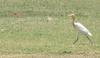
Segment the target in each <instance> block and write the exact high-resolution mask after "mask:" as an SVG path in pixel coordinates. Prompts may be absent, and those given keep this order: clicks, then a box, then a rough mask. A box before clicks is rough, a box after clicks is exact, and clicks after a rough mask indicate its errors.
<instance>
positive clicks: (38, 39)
mask: <svg viewBox="0 0 100 58" xmlns="http://www.w3.org/2000/svg"><path fill="white" fill-rule="evenodd" d="M99 5H100V1H99V0H6V1H5V0H0V54H33V53H50V54H52V53H54V54H55V53H56V54H60V53H61V54H63V53H68V54H69V53H89V52H93V53H100V39H99V38H100V37H99V34H100V27H99V25H100V19H99V17H100V8H99ZM71 11H75V13H76V14H77V19H78V20H79V21H80V22H81V23H83V24H84V25H85V26H86V27H87V28H88V29H89V30H90V31H91V32H92V33H93V40H94V41H95V46H91V45H90V43H88V40H87V39H86V38H85V37H84V36H80V40H79V41H78V42H77V43H76V44H75V45H73V44H72V43H73V41H74V40H75V39H76V31H75V30H74V28H73V27H72V24H71V20H70V18H69V17H68V16H67V15H68V14H69V13H71ZM48 16H51V17H52V19H53V20H52V21H49V22H48V21H47V19H48Z"/></svg>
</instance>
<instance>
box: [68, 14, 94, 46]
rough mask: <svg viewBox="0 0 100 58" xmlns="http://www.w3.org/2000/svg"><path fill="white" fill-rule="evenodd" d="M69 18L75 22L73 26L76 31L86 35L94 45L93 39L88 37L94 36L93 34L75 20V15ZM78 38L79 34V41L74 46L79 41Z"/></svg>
mask: <svg viewBox="0 0 100 58" xmlns="http://www.w3.org/2000/svg"><path fill="white" fill-rule="evenodd" d="M69 16H71V18H72V20H73V21H72V24H73V26H74V27H75V29H76V30H77V31H78V33H79V32H80V33H82V34H84V35H85V36H86V37H87V38H88V40H89V41H90V42H91V43H92V41H91V39H90V38H89V37H88V36H92V34H91V33H90V32H89V30H88V29H87V28H86V27H85V26H84V25H82V24H81V23H79V22H77V21H76V20H75V14H71V15H69ZM78 36H79V34H78V35H77V39H76V41H75V42H74V44H75V43H76V42H77V41H78Z"/></svg>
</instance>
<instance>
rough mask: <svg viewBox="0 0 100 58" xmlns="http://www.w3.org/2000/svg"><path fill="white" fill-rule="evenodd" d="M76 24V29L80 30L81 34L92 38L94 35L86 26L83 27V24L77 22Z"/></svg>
mask: <svg viewBox="0 0 100 58" xmlns="http://www.w3.org/2000/svg"><path fill="white" fill-rule="evenodd" d="M74 24H75V27H76V29H77V30H79V31H80V32H81V33H84V34H87V35H89V36H92V34H91V33H90V32H89V30H88V29H87V28H86V27H85V26H83V25H82V24H81V23H79V22H76V23H74Z"/></svg>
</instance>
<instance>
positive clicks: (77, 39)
mask: <svg viewBox="0 0 100 58" xmlns="http://www.w3.org/2000/svg"><path fill="white" fill-rule="evenodd" d="M76 38H77V39H76V40H75V41H74V42H73V44H75V43H76V42H77V41H78V40H79V32H78V33H77V37H76Z"/></svg>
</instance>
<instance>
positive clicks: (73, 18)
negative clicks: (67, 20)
mask: <svg viewBox="0 0 100 58" xmlns="http://www.w3.org/2000/svg"><path fill="white" fill-rule="evenodd" d="M72 20H73V21H72V24H73V26H74V23H75V17H74V16H72Z"/></svg>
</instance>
